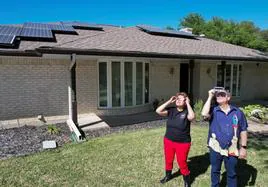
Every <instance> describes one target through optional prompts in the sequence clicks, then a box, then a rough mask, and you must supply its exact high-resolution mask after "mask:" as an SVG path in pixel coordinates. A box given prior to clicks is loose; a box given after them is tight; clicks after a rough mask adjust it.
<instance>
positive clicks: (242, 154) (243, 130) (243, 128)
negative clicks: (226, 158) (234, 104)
mask: <svg viewBox="0 0 268 187" xmlns="http://www.w3.org/2000/svg"><path fill="white" fill-rule="evenodd" d="M241 112H242V111H241ZM247 128H248V123H247V119H246V117H245V114H244V113H243V112H242V117H241V133H240V142H239V143H240V150H239V158H242V159H245V158H246V157H247V149H246V146H247V141H248V133H247Z"/></svg>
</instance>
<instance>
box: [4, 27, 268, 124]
mask: <svg viewBox="0 0 268 187" xmlns="http://www.w3.org/2000/svg"><path fill="white" fill-rule="evenodd" d="M267 62H268V56H267V55H265V54H263V53H261V52H260V51H257V50H253V49H249V48H245V47H241V46H236V45H232V44H228V43H223V42H219V41H215V40H211V39H207V38H205V37H199V36H195V35H193V34H191V33H187V32H183V31H169V30H161V29H158V28H154V27H149V26H145V25H139V26H133V27H127V28H122V27H117V26H112V25H101V24H87V23H80V22H68V23H67V22H65V23H63V22H58V23H50V24H42V23H24V24H21V25H1V26H0V80H1V81H0V101H1V102H0V120H12V119H19V118H31V117H36V116H38V115H43V116H46V117H49V116H54V117H55V118H57V117H59V118H60V117H63V118H66V119H67V118H69V116H71V118H73V120H74V121H75V120H76V119H75V117H76V116H77V115H76V114H78V115H81V114H87V113H95V114H97V115H126V114H133V113H139V112H145V111H149V110H151V109H152V102H153V101H154V100H155V99H159V100H161V99H167V98H169V97H170V96H171V95H174V94H175V93H176V92H178V91H185V92H188V93H190V95H191V97H192V100H195V99H199V98H201V99H205V98H206V97H207V91H208V90H209V89H211V88H213V87H214V86H216V85H218V86H224V87H225V88H226V89H229V90H230V91H231V93H232V96H233V99H234V100H236V101H243V100H252V99H267V98H268V80H267V78H268V63H267Z"/></svg>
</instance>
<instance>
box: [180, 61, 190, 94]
mask: <svg viewBox="0 0 268 187" xmlns="http://www.w3.org/2000/svg"><path fill="white" fill-rule="evenodd" d="M180 92H185V93H189V64H180Z"/></svg>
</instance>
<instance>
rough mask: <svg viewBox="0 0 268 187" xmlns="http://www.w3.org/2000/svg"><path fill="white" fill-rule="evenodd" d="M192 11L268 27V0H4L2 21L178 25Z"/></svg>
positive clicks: (207, 18) (0, 14) (206, 16)
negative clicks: (74, 21)
mask: <svg viewBox="0 0 268 187" xmlns="http://www.w3.org/2000/svg"><path fill="white" fill-rule="evenodd" d="M189 13H199V14H201V15H202V16H203V17H204V18H205V19H206V20H209V19H211V18H212V17H213V16H218V17H221V18H223V19H228V20H230V19H231V20H234V21H242V20H245V21H246V20H249V21H253V22H254V23H255V25H256V26H258V27H260V28H261V29H268V0H165V1H161V0H135V1H127V0H87V1H86V0H75V1H74V0H64V1H63V0H40V1H36V0H24V1H18V0H13V1H7V0H5V1H2V2H1V11H0V24H11V23H12V24H13V23H23V22H54V21H73V20H79V21H84V22H89V23H102V24H113V25H121V26H133V25H137V24H148V25H153V26H158V27H165V26H172V27H174V28H177V27H178V24H179V20H181V19H182V18H183V17H185V16H186V15H188V14H189Z"/></svg>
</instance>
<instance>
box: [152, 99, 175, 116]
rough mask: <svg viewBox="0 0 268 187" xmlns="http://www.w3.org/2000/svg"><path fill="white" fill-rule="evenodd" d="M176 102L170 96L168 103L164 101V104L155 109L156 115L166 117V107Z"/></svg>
mask: <svg viewBox="0 0 268 187" xmlns="http://www.w3.org/2000/svg"><path fill="white" fill-rule="evenodd" d="M175 101H176V97H175V96H172V97H171V98H170V99H169V100H168V101H166V102H165V103H164V104H162V105H160V106H159V107H158V108H157V109H156V113H157V114H159V115H160V116H167V115H168V111H167V110H166V107H167V106H168V105H170V104H171V103H174V102H175Z"/></svg>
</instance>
